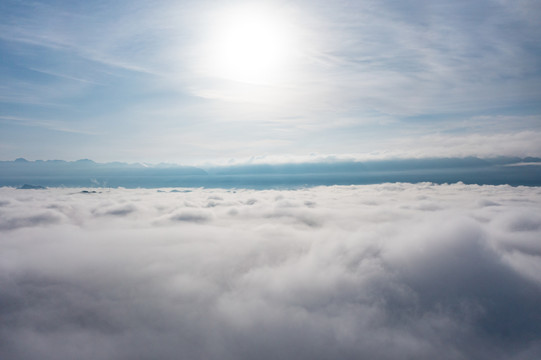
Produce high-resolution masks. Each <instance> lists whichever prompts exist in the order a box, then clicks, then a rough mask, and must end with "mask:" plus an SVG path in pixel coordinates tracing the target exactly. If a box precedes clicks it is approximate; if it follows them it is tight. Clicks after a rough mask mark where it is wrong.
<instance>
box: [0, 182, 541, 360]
mask: <svg viewBox="0 0 541 360" xmlns="http://www.w3.org/2000/svg"><path fill="white" fill-rule="evenodd" d="M0 199H1V200H0V231H1V232H0V235H1V237H0V245H1V248H2V251H1V252H0V288H1V289H2V291H1V292H0V355H1V357H2V359H35V358H40V359H73V358H77V359H134V358H144V359H179V358H183V359H253V358H259V359H277V358H296V359H359V358H370V359H398V358H416V359H434V358H438V359H538V358H539V355H540V354H541V342H540V341H539V339H540V338H541V311H540V310H539V304H540V303H541V261H540V260H539V259H540V256H541V243H540V241H539V239H541V215H540V214H541V201H540V200H541V189H540V188H537V187H510V186H476V185H463V184H460V183H459V184H453V185H433V184H428V183H424V184H400V183H397V184H381V185H370V186H334V187H317V188H310V189H300V190H292V191H277V190H265V191H256V190H220V189H212V190H211V189H192V190H191V191H189V190H183V191H178V190H177V191H171V189H163V190H161V191H156V190H148V189H137V190H126V189H99V190H98V191H97V192H96V193H84V192H81V191H80V189H47V190H16V189H13V188H0Z"/></svg>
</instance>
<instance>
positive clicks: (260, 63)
mask: <svg viewBox="0 0 541 360" xmlns="http://www.w3.org/2000/svg"><path fill="white" fill-rule="evenodd" d="M291 29H292V27H291V26H290V24H288V22H287V17H285V16H280V14H279V13H278V12H277V11H275V10H274V9H269V8H265V7H261V6H256V5H251V6H250V5H244V6H241V7H236V8H231V9H228V10H225V11H222V12H221V14H220V16H219V17H218V18H217V20H216V21H215V23H214V24H213V25H212V31H211V35H210V36H209V40H208V42H207V44H206V56H205V57H206V61H205V64H206V71H207V72H208V73H209V74H210V75H211V76H214V77H219V78H223V79H228V80H233V81H237V82H243V83H252V84H273V83H277V82H279V81H281V80H283V78H284V76H285V73H286V68H287V65H288V61H289V60H290V58H291V55H292V53H293V51H294V48H293V45H292V41H291V39H292V34H291V31H292V30H291Z"/></svg>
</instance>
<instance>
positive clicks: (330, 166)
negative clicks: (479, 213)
mask: <svg viewBox="0 0 541 360" xmlns="http://www.w3.org/2000/svg"><path fill="white" fill-rule="evenodd" d="M420 181H429V182H436V183H443V182H457V181H463V182H465V183H478V184H511V185H535V186H541V158H533V157H528V158H518V157H517V158H511V157H499V158H491V159H480V158H476V157H467V158H432V159H392V160H373V161H364V162H358V161H328V162H306V163H287V164H244V165H233V166H211V167H205V168H199V167H193V166H181V165H176V164H165V163H161V164H143V163H122V162H112V163H96V162H94V161H92V160H89V159H82V160H77V161H63V160H45V161H44V160H36V161H28V160H26V159H23V158H18V159H16V160H14V161H0V186H21V185H22V184H36V185H37V186H39V185H44V186H113V187H117V186H124V187H180V186H184V187H194V186H195V187H198V186H205V187H251V188H254V187H255V188H261V187H295V186H313V185H345V184H368V183H380V182H420Z"/></svg>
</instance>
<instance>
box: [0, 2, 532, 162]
mask: <svg viewBox="0 0 541 360" xmlns="http://www.w3.org/2000/svg"><path fill="white" fill-rule="evenodd" d="M540 13H541V4H540V3H539V2H538V1H534V0H532V1H526V0H519V1H504V0H498V1H496V0H479V1H475V2H472V1H437V0H435V1H420V0H419V1H400V2H397V1H331V2H329V1H259V2H258V1H250V2H239V1H205V0H203V1H153V2H147V1H92V2H86V1H46V2H40V1H32V2H25V1H9V0H4V1H2V3H1V4H0V54H1V58H0V76H1V82H0V130H1V131H0V157H1V158H2V160H11V159H14V158H16V157H21V156H22V157H26V158H28V159H55V158H57V159H65V160H76V159H79V158H91V159H94V160H96V161H146V162H161V161H169V162H176V163H183V164H201V163H208V162H214V163H221V162H222V163H223V162H228V161H238V162H243V161H261V162H277V161H278V162H281V161H304V160H307V159H326V158H348V159H357V158H358V159H365V158H385V157H401V158H408V157H431V156H459V157H462V156H480V157H490V156H498V155H512V156H541V145H540V143H541V142H539V141H538V139H539V138H540V135H541V105H540V104H541V45H540V43H539V38H541V20H539V16H538V15H539V14H540Z"/></svg>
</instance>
